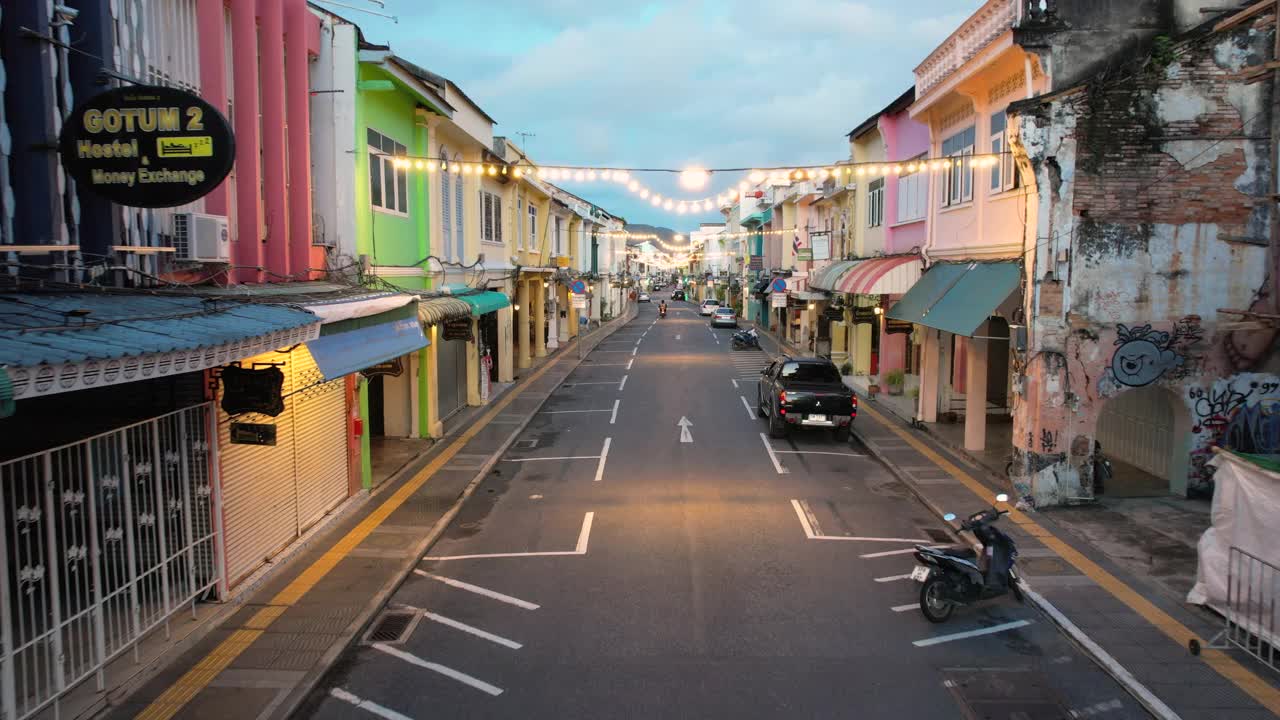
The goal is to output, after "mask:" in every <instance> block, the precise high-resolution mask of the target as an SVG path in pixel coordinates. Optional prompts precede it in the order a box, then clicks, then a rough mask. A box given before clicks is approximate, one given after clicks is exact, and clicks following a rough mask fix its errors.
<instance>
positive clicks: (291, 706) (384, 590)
mask: <svg viewBox="0 0 1280 720" xmlns="http://www.w3.org/2000/svg"><path fill="white" fill-rule="evenodd" d="M638 314H639V309H638V308H635V309H633V310H629V311H628V312H627V314H626V315H625V316H623V317H621V318H615V320H613V321H611V322H617V323H618V324H617V325H616V326H615V327H614V328H613V329H611V330H609V332H608V334H605V335H601V338H606V337H609V335H612V334H613V333H614V332H616V331H617V330H618V328H620V327H622V326H624V325H626V324H627V323H628V322H631V321H632V320H634V319H635V317H636V316H637V315H638ZM603 329H604V328H603V327H602V328H601V330H603ZM578 340H579V341H580V338H579V339H578ZM596 344H597V345H598V344H599V342H597V343H596ZM568 349H569V346H568V345H562V346H561V350H562V351H566V352H565V354H564V355H562V356H561V357H560V358H557V359H556V360H555V361H554V362H557V363H558V362H560V361H561V360H563V359H565V358H569V360H570V362H571V363H572V367H571V368H570V369H569V373H572V372H573V371H574V370H576V369H577V367H578V365H581V364H582V360H580V359H578V358H576V357H572V356H571V355H569V354H568V353H567V350H568ZM548 369H549V368H548ZM567 376H568V373H566V377H567ZM562 382H563V381H562ZM549 398H550V394H548V396H547V397H544V398H542V400H541V402H539V403H538V404H537V406H536V407H535V408H534V409H533V411H532V412H530V413H529V416H528V418H526V419H525V420H524V421H523V422H521V423H520V424H518V425H516V426H515V428H514V429H513V430H512V431H511V434H510V435H508V436H507V439H506V440H503V441H502V443H501V445H499V447H498V449H497V450H496V451H494V452H493V453H492V454H491V455H490V456H489V459H488V460H486V461H485V463H484V465H482V466H481V467H480V469H479V470H478V471H476V475H475V477H473V478H472V479H471V481H470V482H468V483H467V486H466V487H465V488H463V490H462V493H461V494H459V495H458V498H457V500H455V501H454V503H453V505H451V506H450V507H449V509H448V510H446V511H445V513H444V515H442V516H440V519H439V520H437V521H436V522H435V524H434V525H432V526H431V529H430V530H429V531H428V532H427V534H426V535H425V536H423V538H422V541H421V542H419V543H418V544H417V545H416V546H414V548H413V553H412V554H411V555H409V556H408V557H407V558H406V560H405V563H404V565H403V566H402V567H401V568H400V569H399V570H397V571H396V574H395V575H393V576H392V577H391V579H390V580H388V581H387V582H386V583H384V584H383V586H382V587H381V588H379V589H378V592H377V593H375V594H374V596H373V597H372V598H371V599H370V600H369V602H368V603H367V604H366V605H365V607H364V609H363V610H361V611H360V614H359V615H357V616H356V618H355V619H354V620H352V621H351V623H350V624H349V625H348V626H347V627H346V629H345V631H344V633H343V635H344V636H346V637H345V639H342V640H339V641H337V642H335V643H333V644H332V645H330V646H329V649H328V650H326V651H325V653H324V655H322V656H321V658H320V664H319V668H317V669H313V670H309V671H307V674H306V675H305V676H304V677H303V678H302V680H301V681H299V683H298V684H297V685H296V686H295V687H294V688H293V690H292V691H291V692H290V693H289V695H287V696H286V697H285V699H284V700H283V701H282V702H281V703H280V704H279V705H277V706H275V707H274V708H268V710H267V712H264V713H263V715H261V716H260V717H264V718H282V719H283V718H290V717H292V716H293V715H294V714H295V713H296V712H297V711H298V709H299V708H301V707H302V705H303V703H305V702H306V700H307V698H308V697H310V696H311V693H312V692H313V691H314V690H315V689H316V687H317V686H318V685H319V684H320V681H321V680H322V679H324V676H325V675H327V674H328V673H329V670H330V669H332V668H333V666H334V664H335V663H336V662H337V660H338V658H339V657H341V656H342V653H344V652H346V650H347V649H348V648H349V647H351V646H352V644H353V643H354V642H355V641H356V639H357V638H360V637H363V636H364V632H365V630H366V629H368V626H369V623H370V622H372V621H373V619H374V618H375V617H376V616H377V615H378V612H379V611H380V610H381V609H382V608H383V607H385V606H386V604H387V602H388V601H389V600H390V599H391V596H392V595H394V594H395V592H396V590H398V589H400V586H401V585H403V584H404V581H405V580H406V579H408V577H409V576H410V575H412V574H413V569H414V568H415V567H417V566H418V563H419V562H421V560H422V556H423V555H425V554H426V553H427V552H428V551H429V550H430V549H431V546H432V545H434V544H435V543H436V541H437V540H439V539H440V536H441V535H443V534H444V531H445V530H446V529H447V528H448V527H449V523H451V522H453V519H454V518H455V517H457V515H458V513H459V512H460V511H461V510H462V505H463V503H465V502H466V501H467V500H468V499H469V498H470V497H471V495H472V493H474V492H475V489H476V488H477V487H479V486H480V483H481V482H483V481H484V478H485V477H486V476H488V474H489V472H490V471H491V470H493V466H494V465H496V464H497V463H498V460H499V459H500V458H501V457H502V455H503V453H505V452H506V451H507V449H508V448H510V447H511V444H512V443H513V442H515V439H516V438H517V437H519V435H520V433H522V432H524V430H525V428H527V427H528V426H529V423H531V422H533V417H534V416H535V415H537V414H538V410H540V409H541V408H542V406H543V405H544V404H546V402H547V400H548V399H549ZM440 444H441V445H444V443H440ZM414 465H417V463H410V465H409V466H406V468H405V469H406V470H409V469H413V468H412V466H414ZM391 484H392V483H389V482H385V483H383V486H389V485H391ZM348 633H349V634H348Z"/></svg>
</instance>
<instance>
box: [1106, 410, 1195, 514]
mask: <svg viewBox="0 0 1280 720" xmlns="http://www.w3.org/2000/svg"><path fill="white" fill-rule="evenodd" d="M1185 415H1186V411H1185V409H1184V408H1182V407H1181V403H1180V402H1177V398H1175V397H1174V396H1173V394H1172V393H1171V392H1169V391H1168V390H1165V389H1164V388H1162V387H1158V386H1155V385H1148V386H1146V387H1140V388H1133V389H1131V390H1126V391H1124V392H1122V393H1120V394H1119V395H1116V396H1115V397H1113V398H1111V399H1109V400H1107V401H1106V404H1104V405H1103V406H1102V412H1101V413H1099V414H1098V426H1097V430H1096V432H1095V433H1094V436H1095V438H1096V439H1097V441H1098V443H1099V444H1101V446H1102V452H1103V453H1104V454H1105V455H1106V456H1107V458H1108V459H1110V460H1111V464H1112V478H1111V481H1110V482H1108V483H1107V485H1106V488H1105V492H1106V494H1107V495H1111V496H1114V497H1151V496H1160V495H1168V494H1169V493H1170V492H1171V490H1172V491H1181V490H1182V489H1183V487H1185V484H1186V445H1187V442H1186V440H1187V435H1188V433H1187V432H1185V430H1184V429H1183V428H1181V425H1183V424H1184V423H1183V422H1182V420H1184V419H1185ZM1179 476H1181V482H1179V481H1178V480H1177V478H1179Z"/></svg>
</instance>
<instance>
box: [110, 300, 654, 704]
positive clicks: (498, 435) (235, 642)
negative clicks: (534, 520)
mask: <svg viewBox="0 0 1280 720" xmlns="http://www.w3.org/2000/svg"><path fill="white" fill-rule="evenodd" d="M633 317H634V310H632V311H629V312H628V313H627V314H626V315H624V316H623V317H621V318H618V319H616V320H614V321H612V322H610V323H606V324H605V325H604V327H603V328H602V329H600V330H597V331H595V332H593V333H592V334H591V335H590V336H588V337H586V338H584V339H583V340H582V342H583V343H584V350H586V349H590V348H593V347H595V345H597V344H598V343H599V342H601V341H602V340H604V339H605V338H606V337H608V336H609V335H610V334H612V333H613V332H614V331H615V330H617V329H618V328H620V327H622V326H623V325H624V324H625V323H627V322H628V321H630V320H631V319H632V318H633ZM577 342H578V341H574V342H570V343H568V344H564V345H561V346H560V348H559V351H558V352H557V353H555V354H554V355H551V356H548V357H546V358H543V359H538V360H535V361H534V366H533V367H532V368H529V369H526V370H523V371H521V377H519V378H518V382H517V383H516V384H515V385H514V386H513V387H511V388H510V389H508V390H507V391H506V392H504V393H502V394H501V395H499V396H498V397H496V398H494V399H493V401H492V402H491V403H490V404H489V405H488V406H487V407H483V408H478V409H477V410H478V412H477V413H476V414H475V416H474V420H473V422H471V423H468V424H467V425H466V426H463V427H457V428H454V429H452V430H451V431H450V433H449V435H448V436H446V437H445V438H444V439H442V440H441V441H439V442H437V443H435V444H434V445H433V446H432V447H431V448H430V449H429V450H428V451H427V452H425V453H424V454H422V455H420V456H419V457H417V458H415V459H413V460H412V461H410V462H409V463H408V464H407V465H406V466H405V467H404V468H403V469H402V470H400V471H399V472H398V473H397V474H396V475H395V476H394V477H392V478H391V479H390V480H388V481H387V482H386V483H384V484H383V485H382V486H381V487H380V488H379V489H378V490H377V491H375V494H374V496H373V497H371V498H369V500H368V501H367V502H365V503H363V504H362V505H361V506H360V507H359V508H358V509H356V510H353V511H352V512H350V513H348V514H347V516H345V517H343V518H342V519H340V520H339V521H336V522H334V523H333V525H332V526H331V527H329V528H326V529H325V530H324V531H322V532H321V533H320V534H319V535H318V536H317V537H316V538H315V540H314V541H313V542H312V543H311V545H310V546H309V547H308V548H307V549H305V550H304V551H302V552H299V553H298V554H297V555H295V556H294V557H293V558H292V559H290V560H289V561H287V562H286V563H285V564H283V565H282V566H281V567H280V568H278V569H276V570H275V571H274V572H273V574H272V575H271V576H270V577H268V578H267V579H266V581H265V582H263V583H262V584H261V585H260V586H259V587H258V588H257V589H256V590H254V591H253V592H252V593H251V595H250V596H249V597H247V598H244V599H243V600H242V601H241V602H242V603H243V604H242V606H240V607H239V609H238V610H235V611H234V613H233V614H231V615H230V617H229V618H228V619H227V620H226V621H225V622H223V623H222V624H221V626H220V627H218V628H216V629H214V630H213V631H212V632H209V633H208V634H207V635H206V636H205V637H204V639H202V640H201V641H200V642H199V643H197V644H196V645H195V646H194V647H191V648H190V649H188V650H187V651H186V652H184V653H183V654H181V655H180V656H178V657H176V658H174V657H168V658H162V661H164V662H165V663H167V666H165V667H155V668H154V669H153V670H152V673H153V675H152V677H151V679H150V680H149V681H148V682H146V684H145V685H143V686H142V687H141V689H139V690H138V691H137V692H136V693H134V694H133V695H131V696H129V697H119V696H117V695H110V694H109V695H107V696H106V697H105V703H106V704H107V705H108V706H109V707H106V708H98V710H99V711H100V712H102V713H105V714H107V715H108V716H109V717H112V718H132V717H138V718H145V719H146V720H167V719H168V718H171V717H175V716H181V717H183V718H228V717H232V718H260V719H265V718H287V717H289V716H290V715H291V714H292V713H293V712H294V710H295V709H296V708H297V707H298V705H299V704H300V703H301V702H302V701H303V700H304V699H305V698H306V696H307V694H308V693H309V692H310V691H311V689H312V688H313V687H314V686H315V685H316V683H317V682H319V680H320V679H321V677H322V676H323V675H324V674H325V672H327V671H328V669H329V667H330V666H331V665H332V664H333V663H334V662H335V661H336V660H337V659H338V657H339V656H340V655H341V653H342V652H343V650H345V649H346V647H347V646H348V645H349V644H350V643H351V642H352V641H353V640H354V639H355V638H357V637H359V636H360V635H362V634H363V633H364V631H365V628H366V626H367V625H368V623H369V622H370V620H371V619H372V618H373V617H374V616H375V614H376V613H377V612H378V611H379V610H380V609H381V608H382V606H383V605H384V604H385V603H386V600H387V598H388V597H390V595H391V593H392V592H393V591H394V590H395V589H396V588H397V587H398V586H399V585H400V583H401V582H402V581H403V580H404V578H405V577H406V576H407V575H408V574H409V573H410V571H411V570H412V569H413V567H414V566H415V565H416V564H417V562H418V560H419V558H421V557H422V555H423V554H424V553H425V552H426V550H427V548H429V547H430V545H431V543H433V542H434V541H435V540H436V538H437V537H438V536H439V535H440V534H441V533H442V532H443V531H444V530H445V528H446V527H447V526H448V524H449V522H450V521H451V520H452V519H453V517H454V515H455V514H456V513H457V511H458V508H459V507H460V506H461V504H462V502H463V501H464V500H465V499H466V498H467V497H468V496H469V495H470V494H471V492H472V491H473V490H474V489H475V487H476V486H477V485H478V484H479V482H480V480H481V479H483V478H484V477H485V476H486V475H487V474H488V472H489V470H490V469H491V467H492V466H493V464H494V463H495V462H496V461H497V459H498V458H499V457H500V456H501V454H502V453H503V452H504V451H505V450H506V448H507V447H508V446H509V445H510V444H511V442H513V441H514V440H515V438H516V437H517V436H518V435H519V434H520V433H521V432H522V431H523V430H524V428H525V427H526V426H527V425H528V424H529V422H530V421H531V420H532V418H533V416H534V414H535V413H537V412H538V410H539V408H541V406H542V404H543V403H544V402H545V401H546V398H547V397H548V395H549V394H550V393H551V391H552V390H554V389H555V387H556V386H558V385H559V384H560V383H561V382H563V381H564V379H565V378H566V377H567V376H568V375H569V374H570V373H571V372H573V370H574V369H576V368H577V367H578V365H579V363H580V360H579V359H578V345H577ZM224 616H225V614H224ZM156 665H157V666H158V665H159V661H158V662H157V663H156Z"/></svg>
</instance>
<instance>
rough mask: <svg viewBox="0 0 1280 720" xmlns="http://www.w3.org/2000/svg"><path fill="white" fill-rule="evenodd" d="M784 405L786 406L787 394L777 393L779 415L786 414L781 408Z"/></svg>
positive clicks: (783, 408)
mask: <svg viewBox="0 0 1280 720" xmlns="http://www.w3.org/2000/svg"><path fill="white" fill-rule="evenodd" d="M786 404H787V393H786V392H785V391H784V392H780V393H778V412H779V413H781V414H783V415H786V414H787V409H786V408H785V407H783V406H784V405H786Z"/></svg>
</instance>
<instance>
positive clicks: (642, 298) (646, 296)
mask: <svg viewBox="0 0 1280 720" xmlns="http://www.w3.org/2000/svg"><path fill="white" fill-rule="evenodd" d="M636 302H651V301H650V300H649V293H640V297H639V298H638V299H637V300H636Z"/></svg>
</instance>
